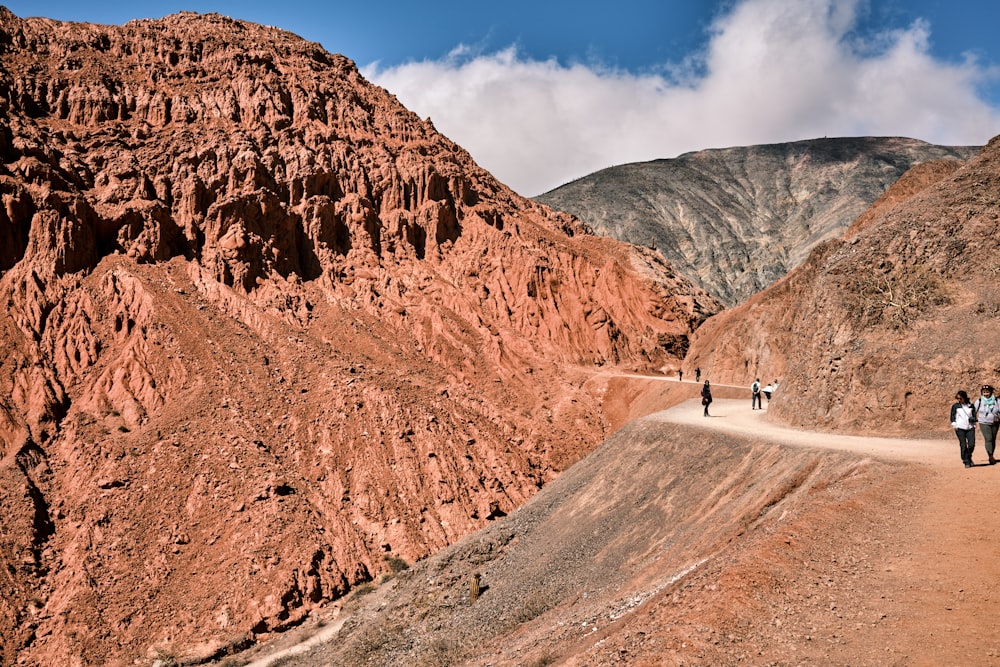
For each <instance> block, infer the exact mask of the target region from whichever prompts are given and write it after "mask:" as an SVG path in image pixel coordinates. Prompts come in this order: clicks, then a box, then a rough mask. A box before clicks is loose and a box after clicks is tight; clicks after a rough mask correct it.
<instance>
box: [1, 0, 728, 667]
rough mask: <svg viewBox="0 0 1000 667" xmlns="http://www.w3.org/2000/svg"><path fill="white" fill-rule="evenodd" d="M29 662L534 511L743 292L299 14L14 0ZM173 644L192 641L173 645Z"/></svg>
mask: <svg viewBox="0 0 1000 667" xmlns="http://www.w3.org/2000/svg"><path fill="white" fill-rule="evenodd" d="M0 196H2V202H3V206H0V300H2V301H3V302H4V303H6V308H5V309H4V312H3V314H2V315H0V345H2V346H3V349H4V355H3V356H2V358H0V513H2V514H3V516H4V517H5V519H4V524H3V531H2V534H0V561H2V563H3V566H4V572H5V573H7V576H5V577H4V578H3V579H2V580H0V638H2V641H0V664H3V665H12V664H15V663H17V664H46V665H73V664H75V665H133V664H136V661H139V662H138V664H153V663H155V662H156V661H157V660H159V659H160V658H159V657H158V656H160V655H161V654H163V652H164V651H166V650H167V647H169V648H170V649H171V650H173V649H174V648H175V647H183V648H184V649H185V650H186V651H188V652H194V653H195V654H197V655H200V656H201V657H202V658H208V657H210V656H212V655H216V654H221V653H224V652H225V651H228V650H232V649H234V648H236V647H242V646H247V645H250V644H253V643H254V642H256V641H259V640H261V639H262V638H267V637H269V636H272V635H273V633H275V632H278V631H281V630H285V629H288V628H290V627H294V626H295V625H297V624H299V623H301V622H302V621H303V620H304V619H306V618H308V617H309V615H310V613H312V612H314V611H315V610H316V609H318V608H320V607H321V606H323V605H325V604H328V603H330V602H331V601H333V600H336V599H338V598H339V597H341V596H342V595H344V594H345V593H346V592H348V591H350V590H352V589H353V588H355V587H357V586H358V585H359V584H360V583H363V582H366V581H369V580H371V579H373V578H376V577H378V576H379V575H380V574H381V573H384V572H387V571H388V570H389V565H388V561H387V559H395V558H402V559H406V560H409V561H412V560H415V559H417V558H420V557H424V556H427V555H428V554H430V553H433V552H434V551H436V550H438V549H439V548H441V547H443V546H446V545H448V544H451V543H453V542H455V541H456V540H458V539H459V538H460V537H462V536H463V535H466V534H468V533H469V532H471V531H473V530H475V529H477V528H480V527H482V526H483V525H486V523H487V522H490V521H493V520H496V519H497V518H500V517H502V516H504V515H505V514H507V513H510V512H511V511H513V510H514V508H516V507H518V506H520V505H521V504H523V502H524V501H525V500H527V499H528V498H529V497H531V496H532V495H533V494H534V493H535V492H537V490H538V489H539V488H540V487H542V486H543V485H545V484H546V483H547V482H548V481H550V480H551V479H552V478H554V477H555V476H556V475H557V474H558V473H559V472H560V471H562V470H564V469H565V468H566V467H567V466H569V465H570V464H571V463H573V462H574V461H576V460H578V459H579V458H580V457H581V456H583V455H584V454H585V453H587V452H588V451H590V449H592V448H593V447H594V446H596V445H597V444H598V443H599V442H600V441H601V439H602V438H603V437H605V435H606V431H607V429H606V420H605V419H604V417H603V415H602V413H601V397H600V395H599V393H595V392H593V391H591V390H590V389H588V388H586V387H585V386H584V382H585V380H586V379H587V378H588V377H589V375H590V373H592V372H593V369H594V368H626V369H632V370H641V369H647V370H648V369H654V368H658V367H661V366H663V365H670V364H676V363H677V362H678V360H679V358H680V357H682V356H683V355H684V354H685V352H686V350H687V341H688V338H689V336H690V334H691V332H692V331H693V330H694V328H695V327H696V326H697V325H698V324H699V323H700V322H701V321H702V320H704V318H705V317H706V316H707V315H709V314H711V313H713V312H716V311H717V310H718V308H719V304H718V303H717V302H716V301H714V300H713V299H712V298H711V297H709V296H707V295H706V294H705V293H704V292H702V291H701V290H699V289H698V288H696V287H694V286H692V285H691V284H690V283H689V282H688V281H687V280H686V279H684V278H682V277H680V276H678V275H677V274H676V273H675V272H674V271H673V269H672V268H671V267H670V266H668V265H666V264H664V263H663V262H662V260H660V259H659V258H658V257H657V256H656V255H655V254H653V253H649V252H646V251H644V250H643V249H641V248H634V247H631V246H628V245H626V244H622V243H618V242H616V241H613V240H610V239H602V238H596V237H593V236H591V235H589V234H587V233H586V230H585V228H584V226H583V225H581V224H580V223H579V221H578V220H576V219H574V218H572V217H571V216H569V215H567V214H561V213H555V212H553V211H551V210H549V209H547V208H546V207H544V206H541V205H539V204H536V203H534V202H531V201H528V200H525V199H523V198H520V197H518V196H517V195H515V194H514V193H512V192H511V191H510V190H509V189H507V188H506V187H504V186H503V185H502V184H501V183H499V182H497V181H496V180H495V179H494V178H493V177H492V176H490V174H488V173H486V172H484V171H483V170H482V169H480V168H479V167H478V166H477V165H476V164H475V163H474V162H473V160H472V159H471V158H470V156H469V155H468V154H467V153H466V152H465V151H464V150H462V149H461V148H460V147H459V146H456V145H455V144H454V143H452V142H451V141H449V140H448V139H447V138H445V137H443V136H441V135H440V134H439V133H437V132H436V131H435V129H434V127H433V126H432V125H431V124H430V122H429V121H424V120H421V119H419V118H417V117H416V116H415V115H413V114H412V113H410V112H409V111H407V110H406V109H404V108H403V107H401V106H400V104H399V103H398V102H397V100H396V99H395V98H394V97H392V96H391V95H390V94H389V93H387V92H386V91H384V90H381V89H379V88H376V87H374V86H372V85H370V84H369V83H368V82H367V81H365V80H364V79H363V77H361V76H360V74H359V73H358V71H357V69H356V67H355V65H354V63H352V62H351V61H350V60H348V59H346V58H344V57H342V56H338V55H332V54H329V53H327V52H325V51H323V50H322V49H321V48H320V47H319V46H318V45H316V44H310V43H307V42H305V41H303V40H301V39H299V38H297V37H295V36H294V35H291V34H288V33H285V32H282V31H280V30H277V29H275V28H271V27H264V26H257V25H252V24H248V23H244V22H240V21H235V20H231V19H228V18H224V17H221V16H217V15H208V16H200V15H195V14H189V13H183V14H178V15H175V16H171V17H168V18H165V19H162V20H141V21H134V22H131V23H129V24H127V25H125V26H121V27H106V26H94V25H83V24H66V23H59V22H55V21H50V20H46V19H29V20H22V19H19V18H17V17H15V16H13V15H12V14H11V13H10V12H8V11H7V10H6V9H3V8H0ZM161 664H162V662H161Z"/></svg>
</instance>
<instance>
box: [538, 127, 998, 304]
mask: <svg viewBox="0 0 1000 667" xmlns="http://www.w3.org/2000/svg"><path fill="white" fill-rule="evenodd" d="M978 150H979V148H978V147H961V146H960V147H948V146H934V145H931V144H927V143H924V142H921V141H916V140H913V139H904V138H896V137H892V138H879V137H858V138H842V139H814V140H810V141H797V142H793V143H785V144H772V145H765V146H748V147H738V148H726V149H714V150H705V151H698V152H696V153H687V154H685V155H681V156H680V157H677V158H674V159H667V160H655V161H652V162H641V163H635V164H626V165H621V166H617V167H611V168H608V169H604V170H601V171H599V172H596V173H594V174H590V175H589V176H585V177H583V178H581V179H578V180H576V181H573V182H572V183H568V184H566V185H563V186H561V187H559V188H556V189H555V190H552V191H551V192H547V193H545V194H543V195H540V196H538V197H536V198H535V199H536V200H537V201H540V202H543V203H545V204H548V205H550V206H552V207H554V208H556V209H558V210H562V211H568V212H570V213H572V214H574V215H577V216H579V217H580V219H581V220H583V221H584V222H585V223H586V224H588V225H590V226H591V227H592V228H593V229H594V230H595V231H596V232H597V233H599V234H605V235H608V236H612V237H614V238H617V239H621V240H627V241H630V242H632V243H639V244H643V245H647V246H650V247H653V248H656V249H658V250H659V251H660V252H661V253H662V254H663V256H664V257H665V258H666V259H667V260H668V261H669V262H670V263H671V264H672V265H673V266H675V267H676V268H677V270H678V271H679V272H680V273H682V274H683V275H685V276H688V277H690V278H691V279H692V280H695V281H696V282H697V283H698V284H699V285H700V286H701V287H703V288H704V289H706V290H707V291H708V292H710V293H711V294H713V295H714V296H716V297H718V298H719V299H721V300H722V301H723V302H724V303H725V304H726V305H727V306H734V305H736V304H738V303H741V302H743V301H745V300H746V299H747V298H749V297H750V296H751V295H753V294H755V293H756V292H759V291H760V290H761V289H763V288H764V287H766V286H767V285H769V284H771V283H772V282H774V281H775V280H777V279H778V278H780V277H781V276H783V275H785V274H786V273H787V272H788V271H789V270H790V269H792V268H793V267H795V266H797V265H798V264H800V263H801V262H802V261H803V260H805V258H806V257H807V256H808V254H809V252H810V251H811V250H812V248H813V247H815V246H816V245H817V244H819V243H821V242H823V241H825V240H828V239H832V238H837V237H839V236H840V235H841V234H843V232H844V231H845V230H846V229H847V227H848V225H850V224H851V223H852V222H853V221H854V219H855V218H856V217H857V216H858V215H860V214H861V213H863V212H864V211H865V210H866V209H867V208H868V207H869V206H870V205H871V204H872V203H873V202H874V201H875V200H876V199H877V198H878V197H879V196H881V195H882V193H884V192H885V190H886V188H888V187H889V186H890V185H891V184H892V183H894V182H895V181H896V179H898V178H899V177H900V176H901V175H902V174H903V173H904V172H905V171H906V170H908V169H909V168H910V167H912V166H914V165H916V164H919V163H922V162H926V161H928V160H942V159H949V160H959V161H964V160H967V159H969V158H970V157H972V156H973V155H975V154H976V153H977V152H978Z"/></svg>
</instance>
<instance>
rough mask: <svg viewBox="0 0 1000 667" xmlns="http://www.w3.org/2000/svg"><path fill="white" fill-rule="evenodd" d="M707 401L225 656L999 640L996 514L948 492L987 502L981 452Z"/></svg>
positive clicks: (885, 650) (954, 658) (665, 657)
mask: <svg viewBox="0 0 1000 667" xmlns="http://www.w3.org/2000/svg"><path fill="white" fill-rule="evenodd" d="M637 384H638V385H640V386H635V387H633V389H642V387H641V385H642V384H643V383H642V382H639V383H637ZM655 384H657V385H659V386H660V387H663V386H664V385H667V386H669V389H668V390H667V393H669V394H673V393H675V392H677V391H678V390H681V389H682V388H681V387H680V386H678V383H676V382H672V381H671V382H666V383H664V382H662V381H659V382H656V383H655ZM646 389H650V387H646ZM684 389H688V390H689V392H690V393H691V394H693V393H695V392H696V391H697V386H696V385H694V383H690V384H688V385H687V386H686V387H684ZM624 390H625V391H628V389H624ZM682 393H683V392H682ZM675 398H676V396H675ZM700 412H701V410H700V406H699V405H697V403H696V402H692V403H691V404H690V405H685V404H682V405H679V406H676V407H674V408H671V409H670V410H667V411H664V412H659V413H656V414H653V415H649V416H648V417H645V418H642V419H638V420H635V421H632V422H630V423H629V424H627V425H626V426H624V427H623V428H622V429H621V430H620V431H619V432H617V433H616V434H614V435H613V436H612V437H611V438H609V439H608V440H607V441H606V442H605V443H604V444H603V445H602V446H601V447H600V448H599V449H597V450H596V451H595V452H594V453H592V454H591V455H590V456H588V457H587V458H586V459H584V460H583V461H581V462H580V463H578V464H577V465H574V466H573V467H572V468H570V469H569V470H567V471H566V472H565V473H564V474H563V475H562V476H561V477H560V478H559V479H558V480H556V481H555V482H553V483H552V484H550V485H548V486H547V487H546V488H545V489H543V490H542V491H541V492H540V493H539V494H537V495H536V496H535V497H534V498H532V500H530V501H529V502H528V503H527V504H526V505H525V506H524V507H523V508H521V509H519V510H518V511H517V512H515V513H513V514H511V515H510V516H509V517H506V518H505V519H503V520H501V521H499V522H497V523H496V524H494V525H491V526H488V527H487V528H485V529H484V530H482V531H480V532H478V533H476V534H474V535H472V536H470V537H468V538H466V539H464V540H463V541H461V542H460V543H458V544H456V545H454V546H452V547H449V548H447V549H444V550H442V551H441V552H440V553H438V554H435V555H434V556H432V557H430V558H428V559H427V560H426V561H422V562H420V563H417V564H415V565H414V566H413V567H412V568H410V569H409V570H405V571H402V572H399V573H397V574H396V575H395V576H392V577H387V578H386V579H385V580H384V581H382V582H381V584H380V585H379V586H378V587H377V588H375V589H374V590H372V591H369V592H367V593H366V594H365V595H356V596H354V597H352V598H350V599H348V600H346V601H345V602H344V604H343V607H342V608H341V609H339V610H333V609H331V610H329V611H328V612H327V614H326V615H324V616H322V622H320V623H318V624H316V625H312V626H310V627H308V628H303V629H302V631H301V632H296V633H293V635H291V636H288V637H285V638H282V639H281V640H279V641H277V642H276V643H275V644H274V645H271V646H267V647H264V648H265V649H266V652H263V653H260V654H252V655H239V656H234V657H232V658H227V659H224V660H222V661H220V662H219V663H218V664H219V665H220V667H237V666H242V665H249V666H250V667H265V666H270V667H273V666H276V665H285V666H288V667H321V666H322V667H325V666H327V665H331V664H333V665H345V666H354V665H467V666H485V665H493V666H494V667H506V666H514V665H517V666H523V665H528V666H541V665H574V666H579V665H592V666H606V665H607V666H610V665H639V666H643V667H645V666H653V665H670V666H680V665H744V664H752V665H792V664H823V665H863V666H871V667H876V666H880V665H945V664H949V665H952V664H968V665H979V664H991V662H993V661H994V660H995V659H996V648H995V643H994V642H993V639H992V635H991V633H990V632H989V627H990V620H989V610H990V609H992V608H993V605H994V602H993V599H992V597H993V596H992V593H991V590H992V587H993V585H994V582H995V580H996V576H998V574H1000V566H998V565H997V564H996V563H995V559H994V558H993V557H992V554H993V553H994V551H995V544H994V541H993V540H992V539H991V538H989V536H990V535H992V531H993V530H995V529H996V528H997V527H998V519H1000V515H998V514H997V513H995V512H990V513H981V514H979V515H978V516H976V514H975V513H973V512H962V511H961V508H962V507H963V506H966V504H968V503H973V504H975V503H980V502H987V503H988V502H989V501H988V499H989V498H990V497H991V494H992V490H993V489H994V488H995V482H996V473H997V469H996V468H993V467H988V466H981V467H979V468H977V469H976V471H975V474H972V473H970V471H968V470H966V469H964V468H962V467H961V465H960V464H959V462H958V457H957V454H956V453H955V452H953V451H952V447H951V444H952V443H951V442H950V441H947V440H935V441H912V440H910V441H905V440H901V441H899V442H891V441H888V440H886V439H878V438H863V439H862V438H858V439H854V440H851V439H850V438H844V437H840V436H824V435H822V434H816V433H808V432H801V431H793V430H791V429H774V428H772V427H770V426H769V425H768V424H767V423H766V421H765V420H764V413H759V412H758V413H753V412H751V411H750V410H749V406H748V405H747V401H746V400H745V399H743V400H739V401H735V400H726V399H721V400H720V401H719V402H718V403H717V404H716V406H715V412H716V417H715V418H713V419H709V420H705V419H703V418H702V417H701V414H700ZM723 428H724V429H725V430H723ZM980 459H981V460H982V461H985V457H980ZM949 464H950V465H949ZM955 560H959V561H960V562H964V563H967V564H968V567H965V568H955V567H954V562H955ZM476 574H478V575H479V590H480V595H479V598H478V599H477V600H475V601H473V600H472V599H471V582H472V580H473V577H474V575H476ZM296 642H298V643H296Z"/></svg>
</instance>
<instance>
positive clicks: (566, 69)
mask: <svg viewBox="0 0 1000 667" xmlns="http://www.w3.org/2000/svg"><path fill="white" fill-rule="evenodd" d="M857 7H858V0H742V1H741V2H738V3H737V4H736V5H735V6H734V7H733V8H732V10H731V11H730V12H728V13H727V14H725V15H723V16H720V17H719V18H718V19H717V20H716V22H715V23H714V24H713V26H712V29H711V31H710V35H709V38H708V43H707V45H706V48H705V50H704V52H703V53H700V54H694V55H692V56H690V57H689V60H688V61H687V62H684V63H664V68H663V71H664V72H670V75H669V76H667V75H660V74H650V75H636V74H630V73H628V72H622V71H612V70H607V69H600V68H596V67H593V66H584V65H572V66H563V65H560V64H559V63H557V62H555V61H554V60H552V61H533V60H528V59H525V58H522V57H521V56H520V55H519V53H518V51H517V50H516V49H515V48H514V47H511V48H508V49H506V50H504V51H501V52H498V53H492V54H474V53H471V52H470V51H469V50H468V49H467V48H465V47H459V48H457V49H456V50H455V51H454V52H453V53H452V54H451V55H450V56H449V57H448V58H446V59H443V60H439V61H425V62H417V63H409V64H404V65H400V66H398V67H392V68H386V69H382V68H380V67H379V66H378V65H377V64H376V65H373V66H370V67H368V68H366V70H365V74H366V76H367V77H368V78H369V79H370V80H372V81H373V82H375V83H377V84H378V85H380V86H383V87H384V88H386V89H388V90H389V91H391V92H392V93H394V94H395V95H396V96H397V97H398V98H399V100H400V101H401V102H402V103H403V104H405V105H406V106H407V107H408V108H410V109H411V110H413V111H414V112H415V113H417V114H419V115H420V116H430V117H431V118H432V120H433V121H434V124H435V126H436V127H437V128H438V130H440V131H441V132H443V133H444V134H446V135H447V136H448V137H449V138H451V139H452V140H454V141H456V142H457V143H459V144H460V145H462V146H463V147H465V148H466V149H467V150H469V152H470V153H472V155H473V157H475V159H476V160H477V161H478V162H479V164H480V165H482V166H483V167H485V168H486V169H488V170H490V171H491V172H493V174H494V175H496V176H497V177H498V178H499V179H500V180H501V181H503V182H504V183H506V184H508V185H509V186H511V187H512V188H514V189H515V190H517V191H518V192H520V193H522V194H525V195H536V194H540V193H541V192H544V191H547V190H550V189H552V188H554V187H556V186H558V185H561V184H563V183H565V182H567V181H569V180H572V179H574V178H578V177H580V176H583V175H586V174H589V173H592V172H594V171H597V170H599V169H603V168H605V167H609V166H612V165H615V164H623V163H627V162H637V161H644V160H652V159H656V158H664V157H674V156H676V155H678V154H680V153H683V152H686V151H692V150H700V149H704V148H712V147H725V146H745V145H752V144H760V143H771V142H780V141H794V140H798V139H809V138H815V137H821V136H831V137H832V136H865V135H873V136H889V135H892V136H909V137H914V138H918V139H923V140H925V141H930V142H932V143H940V144H981V143H985V142H986V141H988V140H989V139H990V138H991V137H992V136H993V135H994V134H997V133H1000V109H997V108H992V107H990V105H989V104H988V103H987V102H985V101H983V100H982V99H980V98H979V97H978V96H977V94H976V86H977V85H979V84H982V83H983V82H984V81H986V80H987V79H989V78H990V77H996V75H997V73H996V72H995V71H991V70H989V69H987V68H984V67H983V66H981V65H979V64H978V63H977V62H976V61H974V60H971V59H970V60H967V61H966V62H965V63H962V64H957V65H956V64H947V63H943V62H939V61H935V60H934V58H933V57H932V56H931V55H930V53H929V49H928V36H929V28H928V26H927V25H926V24H924V23H922V22H916V23H914V24H913V25H911V26H910V27H909V28H907V29H905V30H897V31H892V32H884V33H881V34H878V35H874V36H867V38H866V39H862V38H861V36H859V35H856V34H854V32H853V31H854V30H855V29H856V28H857V15H856V11H857Z"/></svg>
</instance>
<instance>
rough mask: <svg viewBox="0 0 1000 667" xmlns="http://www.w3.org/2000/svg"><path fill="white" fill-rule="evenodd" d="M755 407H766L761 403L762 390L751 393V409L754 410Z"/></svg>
mask: <svg viewBox="0 0 1000 667" xmlns="http://www.w3.org/2000/svg"><path fill="white" fill-rule="evenodd" d="M755 407H757V408H760V409H761V410H763V409H764V408H763V407H761V405H760V392H759V391H758V392H757V393H756V394H750V409H751V410H753V409H754V408H755Z"/></svg>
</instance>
